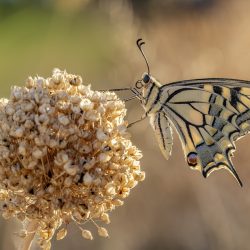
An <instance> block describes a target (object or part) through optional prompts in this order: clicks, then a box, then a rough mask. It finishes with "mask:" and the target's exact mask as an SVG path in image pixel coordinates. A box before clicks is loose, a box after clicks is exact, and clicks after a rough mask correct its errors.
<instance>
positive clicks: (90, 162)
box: [83, 158, 96, 170]
mask: <svg viewBox="0 0 250 250" xmlns="http://www.w3.org/2000/svg"><path fill="white" fill-rule="evenodd" d="M95 163H96V160H95V158H92V159H91V160H90V161H88V162H86V163H85V164H84V165H83V167H84V169H86V170H90V169H91V168H93V166H94V165H95Z"/></svg>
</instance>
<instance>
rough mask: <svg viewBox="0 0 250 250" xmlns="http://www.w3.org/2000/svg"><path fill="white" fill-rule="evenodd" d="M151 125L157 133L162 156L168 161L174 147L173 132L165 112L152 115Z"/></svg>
mask: <svg viewBox="0 0 250 250" xmlns="http://www.w3.org/2000/svg"><path fill="white" fill-rule="evenodd" d="M150 124H151V126H152V128H153V130H154V132H155V137H156V140H157V142H158V145H159V147H160V149H161V152H162V154H163V155H164V157H165V158H166V159H167V160H168V159H169V157H170V155H171V152H172V146H173V131H172V128H171V126H170V123H169V120H168V118H167V116H166V114H165V113H164V112H157V113H153V114H151V115H150Z"/></svg>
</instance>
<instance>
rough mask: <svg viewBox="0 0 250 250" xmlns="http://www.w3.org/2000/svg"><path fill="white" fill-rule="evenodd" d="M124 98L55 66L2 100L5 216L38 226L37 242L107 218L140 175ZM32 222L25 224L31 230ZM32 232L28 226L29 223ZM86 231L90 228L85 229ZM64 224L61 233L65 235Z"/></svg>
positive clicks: (0, 165)
mask: <svg viewBox="0 0 250 250" xmlns="http://www.w3.org/2000/svg"><path fill="white" fill-rule="evenodd" d="M125 115H126V109H125V106H124V103H123V102H122V101H121V100H119V99H118V97H117V96H116V95H115V93H111V92H104V93H102V92H97V91H92V90H91V88H90V86H85V85H83V84H82V79H81V77H80V76H76V75H71V74H68V73H67V72H65V71H60V70H59V69H55V70H54V71H53V74H52V77H49V78H47V79H44V78H42V77H35V78H32V77H29V78H28V79H27V82H26V86H25V87H16V86H15V87H13V88H12V91H11V96H10V99H9V100H7V99H1V100H0V201H1V202H2V215H3V217H4V218H6V219H8V218H11V217H16V218H18V219H19V220H21V221H22V222H25V223H24V224H26V225H30V224H32V223H33V226H34V225H37V226H36V229H35V230H36V235H37V236H38V239H39V243H40V246H41V247H42V248H43V249H49V248H50V240H51V238H52V237H53V235H54V233H55V232H56V230H57V229H58V228H59V227H61V226H62V225H63V224H65V225H67V224H68V223H70V222H72V221H73V222H75V223H76V224H77V225H79V227H80V225H81V224H82V223H84V222H87V221H91V222H93V223H94V224H95V225H96V226H97V232H98V234H99V235H100V236H103V237H108V232H107V230H106V229H105V228H104V227H101V226H98V225H97V224H96V222H95V220H101V221H102V222H103V223H107V224H108V223H110V219H109V214H108V213H109V212H110V211H111V210H113V209H114V208H115V207H116V206H120V205H122V204H123V201H122V200H121V199H124V198H126V197H127V196H128V195H129V192H130V189H131V188H133V187H134V186H136V185H137V183H138V181H142V180H143V179H144V177H145V174H144V172H141V171H140V164H139V160H140V158H141V157H142V155H141V153H140V151H138V149H137V148H136V147H135V146H133V145H132V143H131V141H130V140H129V133H128V132H127V131H126V122H125V121H124V117H125ZM26 229H27V231H26ZM24 231H25V232H27V235H29V230H28V226H27V227H26V228H25V229H24ZM81 232H82V235H83V237H84V238H86V239H92V238H93V237H92V234H91V232H90V231H88V230H86V229H82V228H81ZM66 234H67V229H66V228H65V227H63V228H62V229H61V230H60V231H58V233H57V238H58V239H62V238H64V237H65V236H66Z"/></svg>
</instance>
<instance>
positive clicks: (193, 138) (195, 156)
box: [155, 79, 250, 185]
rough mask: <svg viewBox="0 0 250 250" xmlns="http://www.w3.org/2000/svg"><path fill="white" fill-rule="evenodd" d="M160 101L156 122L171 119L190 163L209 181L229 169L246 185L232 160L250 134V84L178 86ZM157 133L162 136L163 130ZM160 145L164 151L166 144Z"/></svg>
mask: <svg viewBox="0 0 250 250" xmlns="http://www.w3.org/2000/svg"><path fill="white" fill-rule="evenodd" d="M159 101H160V102H161V103H160V105H161V109H160V111H159V112H160V113H161V114H156V115H155V119H156V120H157V118H158V119H159V117H164V116H166V117H168V118H169V120H170V121H171V124H172V125H173V126H174V127H175V129H176V131H177V133H178V135H179V137H180V140H181V142H182V146H183V150H184V153H185V156H186V160H187V163H188V164H189V165H190V166H191V167H193V168H195V169H198V170H200V171H201V172H202V174H203V175H204V176H205V177H206V176H207V175H209V174H210V173H211V172H212V171H213V170H216V169H220V168H226V169H227V170H229V171H230V172H231V173H232V174H233V175H234V177H235V178H236V179H237V180H238V182H239V183H240V185H242V184H241V181H240V179H239V177H238V175H237V173H236V171H235V169H234V167H233V165H232V162H231V156H232V154H233V152H234V150H235V144H234V141H236V140H237V139H238V138H240V137H241V136H243V135H245V134H246V133H248V132H249V130H250V84H249V83H248V82H247V81H241V80H232V79H228V80H227V79H202V80H193V81H183V82H176V83H172V84H169V85H168V84H166V85H164V86H162V87H161V97H160V98H159ZM157 131H158V132H157ZM156 132H157V133H158V134H159V128H158V130H157V129H156ZM157 138H162V136H160V137H158V135H157ZM158 142H159V139H158ZM171 142H172V141H171ZM159 144H160V147H161V149H162V142H159Z"/></svg>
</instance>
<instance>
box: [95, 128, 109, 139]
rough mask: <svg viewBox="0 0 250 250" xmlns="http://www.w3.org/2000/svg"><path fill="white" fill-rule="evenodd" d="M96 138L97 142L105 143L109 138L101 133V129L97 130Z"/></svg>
mask: <svg viewBox="0 0 250 250" xmlns="http://www.w3.org/2000/svg"><path fill="white" fill-rule="evenodd" d="M96 138H97V139H98V140H99V141H106V140H107V139H108V138H109V137H108V136H107V135H106V134H105V133H104V132H103V130H102V129H100V128H99V129H98V130H97V132H96Z"/></svg>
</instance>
